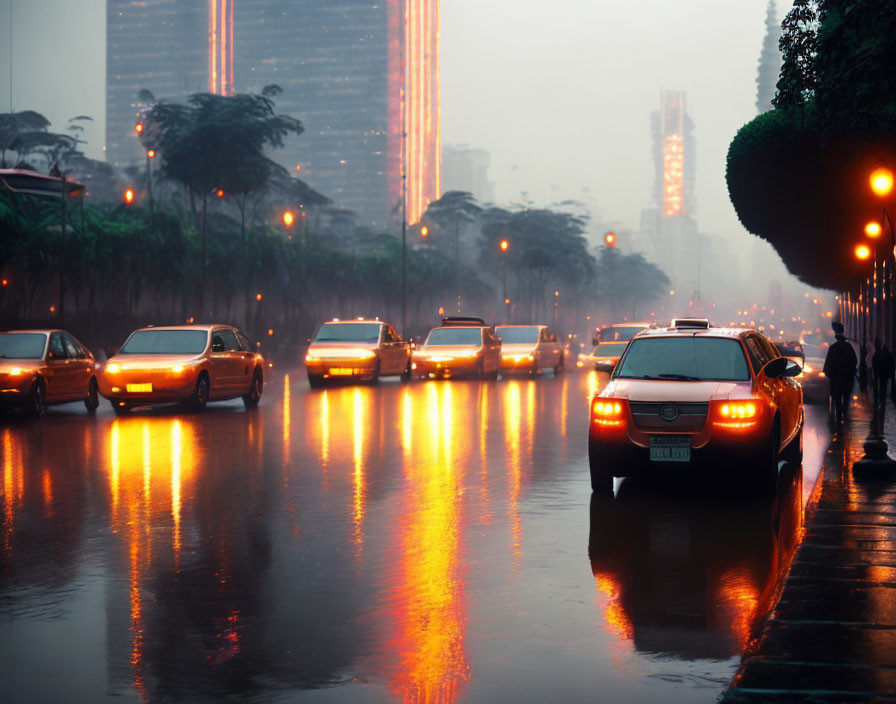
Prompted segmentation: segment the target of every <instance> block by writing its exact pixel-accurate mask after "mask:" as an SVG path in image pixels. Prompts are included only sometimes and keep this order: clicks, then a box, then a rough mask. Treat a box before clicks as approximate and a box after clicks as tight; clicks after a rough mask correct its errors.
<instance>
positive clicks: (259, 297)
mask: <svg viewBox="0 0 896 704" xmlns="http://www.w3.org/2000/svg"><path fill="white" fill-rule="evenodd" d="M255 300H256V301H260V300H261V294H260V293H256V294H255Z"/></svg>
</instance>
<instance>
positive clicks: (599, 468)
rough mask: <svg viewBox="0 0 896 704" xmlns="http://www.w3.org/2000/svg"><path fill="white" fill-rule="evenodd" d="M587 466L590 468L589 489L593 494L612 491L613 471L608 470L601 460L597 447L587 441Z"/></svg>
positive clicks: (610, 492)
mask: <svg viewBox="0 0 896 704" xmlns="http://www.w3.org/2000/svg"><path fill="white" fill-rule="evenodd" d="M588 466H589V469H590V470H591V491H592V492H593V493H595V494H612V493H613V473H612V472H610V471H608V469H607V465H606V463H605V462H601V460H600V457H599V456H598V452H597V447H596V446H595V445H594V443H591V442H589V443H588Z"/></svg>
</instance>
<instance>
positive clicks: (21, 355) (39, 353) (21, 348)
mask: <svg viewBox="0 0 896 704" xmlns="http://www.w3.org/2000/svg"><path fill="white" fill-rule="evenodd" d="M46 342H47V336H46V334H44V333H42V332H9V333H4V334H2V335H0V358H2V359H40V358H41V357H43V356H44V346H45V345H46Z"/></svg>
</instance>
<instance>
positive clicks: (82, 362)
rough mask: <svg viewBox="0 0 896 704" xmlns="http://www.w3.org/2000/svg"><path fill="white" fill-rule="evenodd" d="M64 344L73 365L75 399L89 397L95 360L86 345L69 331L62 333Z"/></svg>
mask: <svg viewBox="0 0 896 704" xmlns="http://www.w3.org/2000/svg"><path fill="white" fill-rule="evenodd" d="M62 344H63V346H64V347H65V352H66V354H67V356H68V365H69V367H71V381H72V388H71V392H72V395H73V397H74V398H75V399H78V400H80V399H83V398H87V389H88V384H89V383H90V379H91V378H92V377H93V372H94V368H93V360H92V359H91V358H90V355H89V354H88V352H87V350H86V349H84V346H83V345H82V344H81V343H80V342H78V341H77V340H76V339H75V338H73V337H72V336H71V335H69V334H68V333H63V334H62Z"/></svg>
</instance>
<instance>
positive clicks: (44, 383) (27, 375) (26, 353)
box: [0, 330, 99, 416]
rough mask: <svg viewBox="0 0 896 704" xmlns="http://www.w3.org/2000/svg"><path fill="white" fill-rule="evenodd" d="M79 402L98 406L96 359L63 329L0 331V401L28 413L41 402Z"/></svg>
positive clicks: (91, 409) (38, 408)
mask: <svg viewBox="0 0 896 704" xmlns="http://www.w3.org/2000/svg"><path fill="white" fill-rule="evenodd" d="M72 401H83V402H84V405H85V406H86V407H87V411H88V413H93V412H94V411H95V410H96V408H97V406H98V405H99V396H98V395H97V382H96V362H95V361H94V359H93V355H92V354H91V353H90V352H89V351H88V350H87V348H86V347H84V345H82V344H81V343H80V342H78V341H77V340H76V339H75V338H74V337H73V336H72V335H71V334H69V333H67V332H65V330H13V331H9V332H0V403H2V405H3V406H7V407H18V408H20V409H21V410H22V411H23V412H24V413H26V414H27V415H30V416H39V415H41V414H42V413H43V412H44V410H45V409H46V407H47V406H50V405H55V404H59V403H70V402H72Z"/></svg>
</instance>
